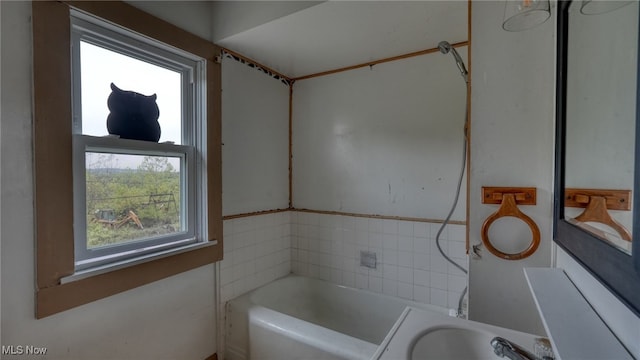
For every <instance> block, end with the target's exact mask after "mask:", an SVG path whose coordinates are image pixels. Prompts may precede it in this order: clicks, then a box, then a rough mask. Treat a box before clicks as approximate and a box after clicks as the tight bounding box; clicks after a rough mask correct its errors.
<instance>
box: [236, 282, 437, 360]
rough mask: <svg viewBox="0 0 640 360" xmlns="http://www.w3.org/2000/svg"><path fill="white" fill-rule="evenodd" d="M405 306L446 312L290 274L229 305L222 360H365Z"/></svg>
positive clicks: (371, 354) (369, 356)
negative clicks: (223, 357)
mask: <svg viewBox="0 0 640 360" xmlns="http://www.w3.org/2000/svg"><path fill="white" fill-rule="evenodd" d="M407 306H414V307H417V308H421V309H425V310H431V311H436V312H439V313H445V314H446V313H447V312H448V311H447V309H445V308H441V307H437V306H433V305H426V304H419V303H415V302H412V301H405V300H402V299H398V298H395V297H391V296H387V295H382V294H377V293H373V292H370V291H366V290H358V289H353V288H349V287H344V286H339V285H334V284H331V283H328V282H326V281H322V280H317V279H311V278H306V277H302V276H297V275H289V276H287V277H284V278H282V279H279V280H276V281H274V282H272V283H269V284H267V285H265V286H263V287H261V288H258V289H256V290H254V291H252V292H250V293H247V294H245V295H242V296H240V297H238V298H236V299H234V300H231V301H230V302H229V303H227V305H226V334H225V335H226V336H225V338H226V347H225V358H226V359H228V360H247V359H251V360H263V359H265V360H266V359H269V360H271V359H273V360H276V359H278V360H280V359H354V360H361V359H367V360H368V359H370V358H371V357H372V356H373V354H374V353H375V351H376V349H377V348H378V346H379V345H380V344H381V343H382V341H383V340H384V338H385V336H386V335H387V333H388V332H389V330H391V328H392V327H393V325H394V323H395V322H396V320H397V319H398V318H399V317H400V315H401V314H402V311H403V310H404V309H405V308H406V307H407Z"/></svg>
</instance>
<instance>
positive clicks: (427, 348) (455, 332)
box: [410, 327, 496, 359]
mask: <svg viewBox="0 0 640 360" xmlns="http://www.w3.org/2000/svg"><path fill="white" fill-rule="evenodd" d="M494 337H495V335H494V334H492V333H490V332H486V331H480V330H477V329H469V328H462V327H443V328H434V329H431V330H429V331H427V332H425V333H423V334H420V335H418V336H417V337H416V341H415V343H414V344H413V346H411V350H410V351H411V357H410V359H425V358H429V359H495V358H496V355H494V353H493V348H492V347H491V346H490V345H489V343H490V342H491V339H493V338H494Z"/></svg>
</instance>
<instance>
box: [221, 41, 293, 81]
mask: <svg viewBox="0 0 640 360" xmlns="http://www.w3.org/2000/svg"><path fill="white" fill-rule="evenodd" d="M222 50H223V51H224V52H226V53H229V54H231V55H233V56H236V57H238V58H240V59H242V60H244V61H246V62H248V63H250V64H253V65H256V66H258V67H261V68H263V69H265V70H267V71H269V72H272V73H274V74H276V75H278V76H280V77H281V78H283V79H285V80H287V81H288V82H289V83H291V81H292V80H293V79H291V78H290V77H289V76H287V75H284V74H282V73H280V72H278V71H276V70H273V69H272V68H270V67H268V66H264V65H262V64H260V63H259V62H257V61H255V60H253V59H251V58H248V57H246V56H244V55H242V54H240V53H237V52H235V51H233V50H229V49H227V48H222Z"/></svg>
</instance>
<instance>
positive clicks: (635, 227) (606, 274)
mask: <svg viewBox="0 0 640 360" xmlns="http://www.w3.org/2000/svg"><path fill="white" fill-rule="evenodd" d="M639 11H640V10H639V4H638V2H637V1H608V0H600V1H598V0H593V1H588V0H583V1H577V0H576V1H561V2H559V16H558V49H557V54H558V62H557V66H558V70H557V92H556V96H557V101H556V104H557V111H556V114H557V115H556V116H557V134H556V139H557V144H556V189H555V202H556V206H555V211H556V221H555V222H554V225H555V241H556V243H557V244H558V245H559V246H561V247H562V248H563V249H565V250H566V251H567V252H568V253H569V254H571V255H572V256H573V257H574V258H575V259H576V260H577V261H578V262H579V263H581V264H582V265H583V266H584V267H586V268H587V269H588V270H589V271H590V272H591V273H592V274H593V275H594V276H595V277H596V278H597V279H598V280H600V282H601V283H603V284H604V285H605V286H606V287H607V288H609V289H610V290H611V291H612V293H613V294H615V295H616V296H617V297H618V298H619V299H620V300H621V301H622V302H623V303H624V304H626V305H627V306H628V307H629V308H630V309H632V310H633V311H634V312H635V313H636V314H638V315H640V246H639V243H640V235H638V234H640V228H639V226H640V221H639V220H640V219H639V218H640V210H638V211H635V212H634V209H638V206H640V196H638V192H639V191H640V181H639V177H640V175H639V174H638V171H640V166H638V159H639V158H640V156H639V155H638V154H639V149H640V146H639V144H638V141H636V139H637V138H638V132H639V131H638V130H639V129H638V128H639V126H637V124H638V120H637V119H638V111H637V103H638V91H637V89H638V38H639V36H638V19H639ZM634 233H635V234H636V235H637V236H638V238H639V240H637V241H633V234H634Z"/></svg>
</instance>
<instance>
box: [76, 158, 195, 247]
mask: <svg viewBox="0 0 640 360" xmlns="http://www.w3.org/2000/svg"><path fill="white" fill-rule="evenodd" d="M85 160H86V199H87V200H86V201H87V248H88V249H92V248H98V247H102V246H107V245H114V244H122V243H127V242H132V241H136V240H141V239H145V238H152V237H159V236H164V235H169V234H174V233H177V232H184V231H186V230H187V229H186V225H185V224H186V221H185V220H186V219H184V217H185V216H184V215H183V214H185V211H184V209H183V206H182V205H181V204H182V201H181V194H182V186H183V184H182V181H181V178H182V171H183V166H182V159H181V158H180V157H172V156H143V155H128V154H116V153H99V152H86V153H85Z"/></svg>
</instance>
